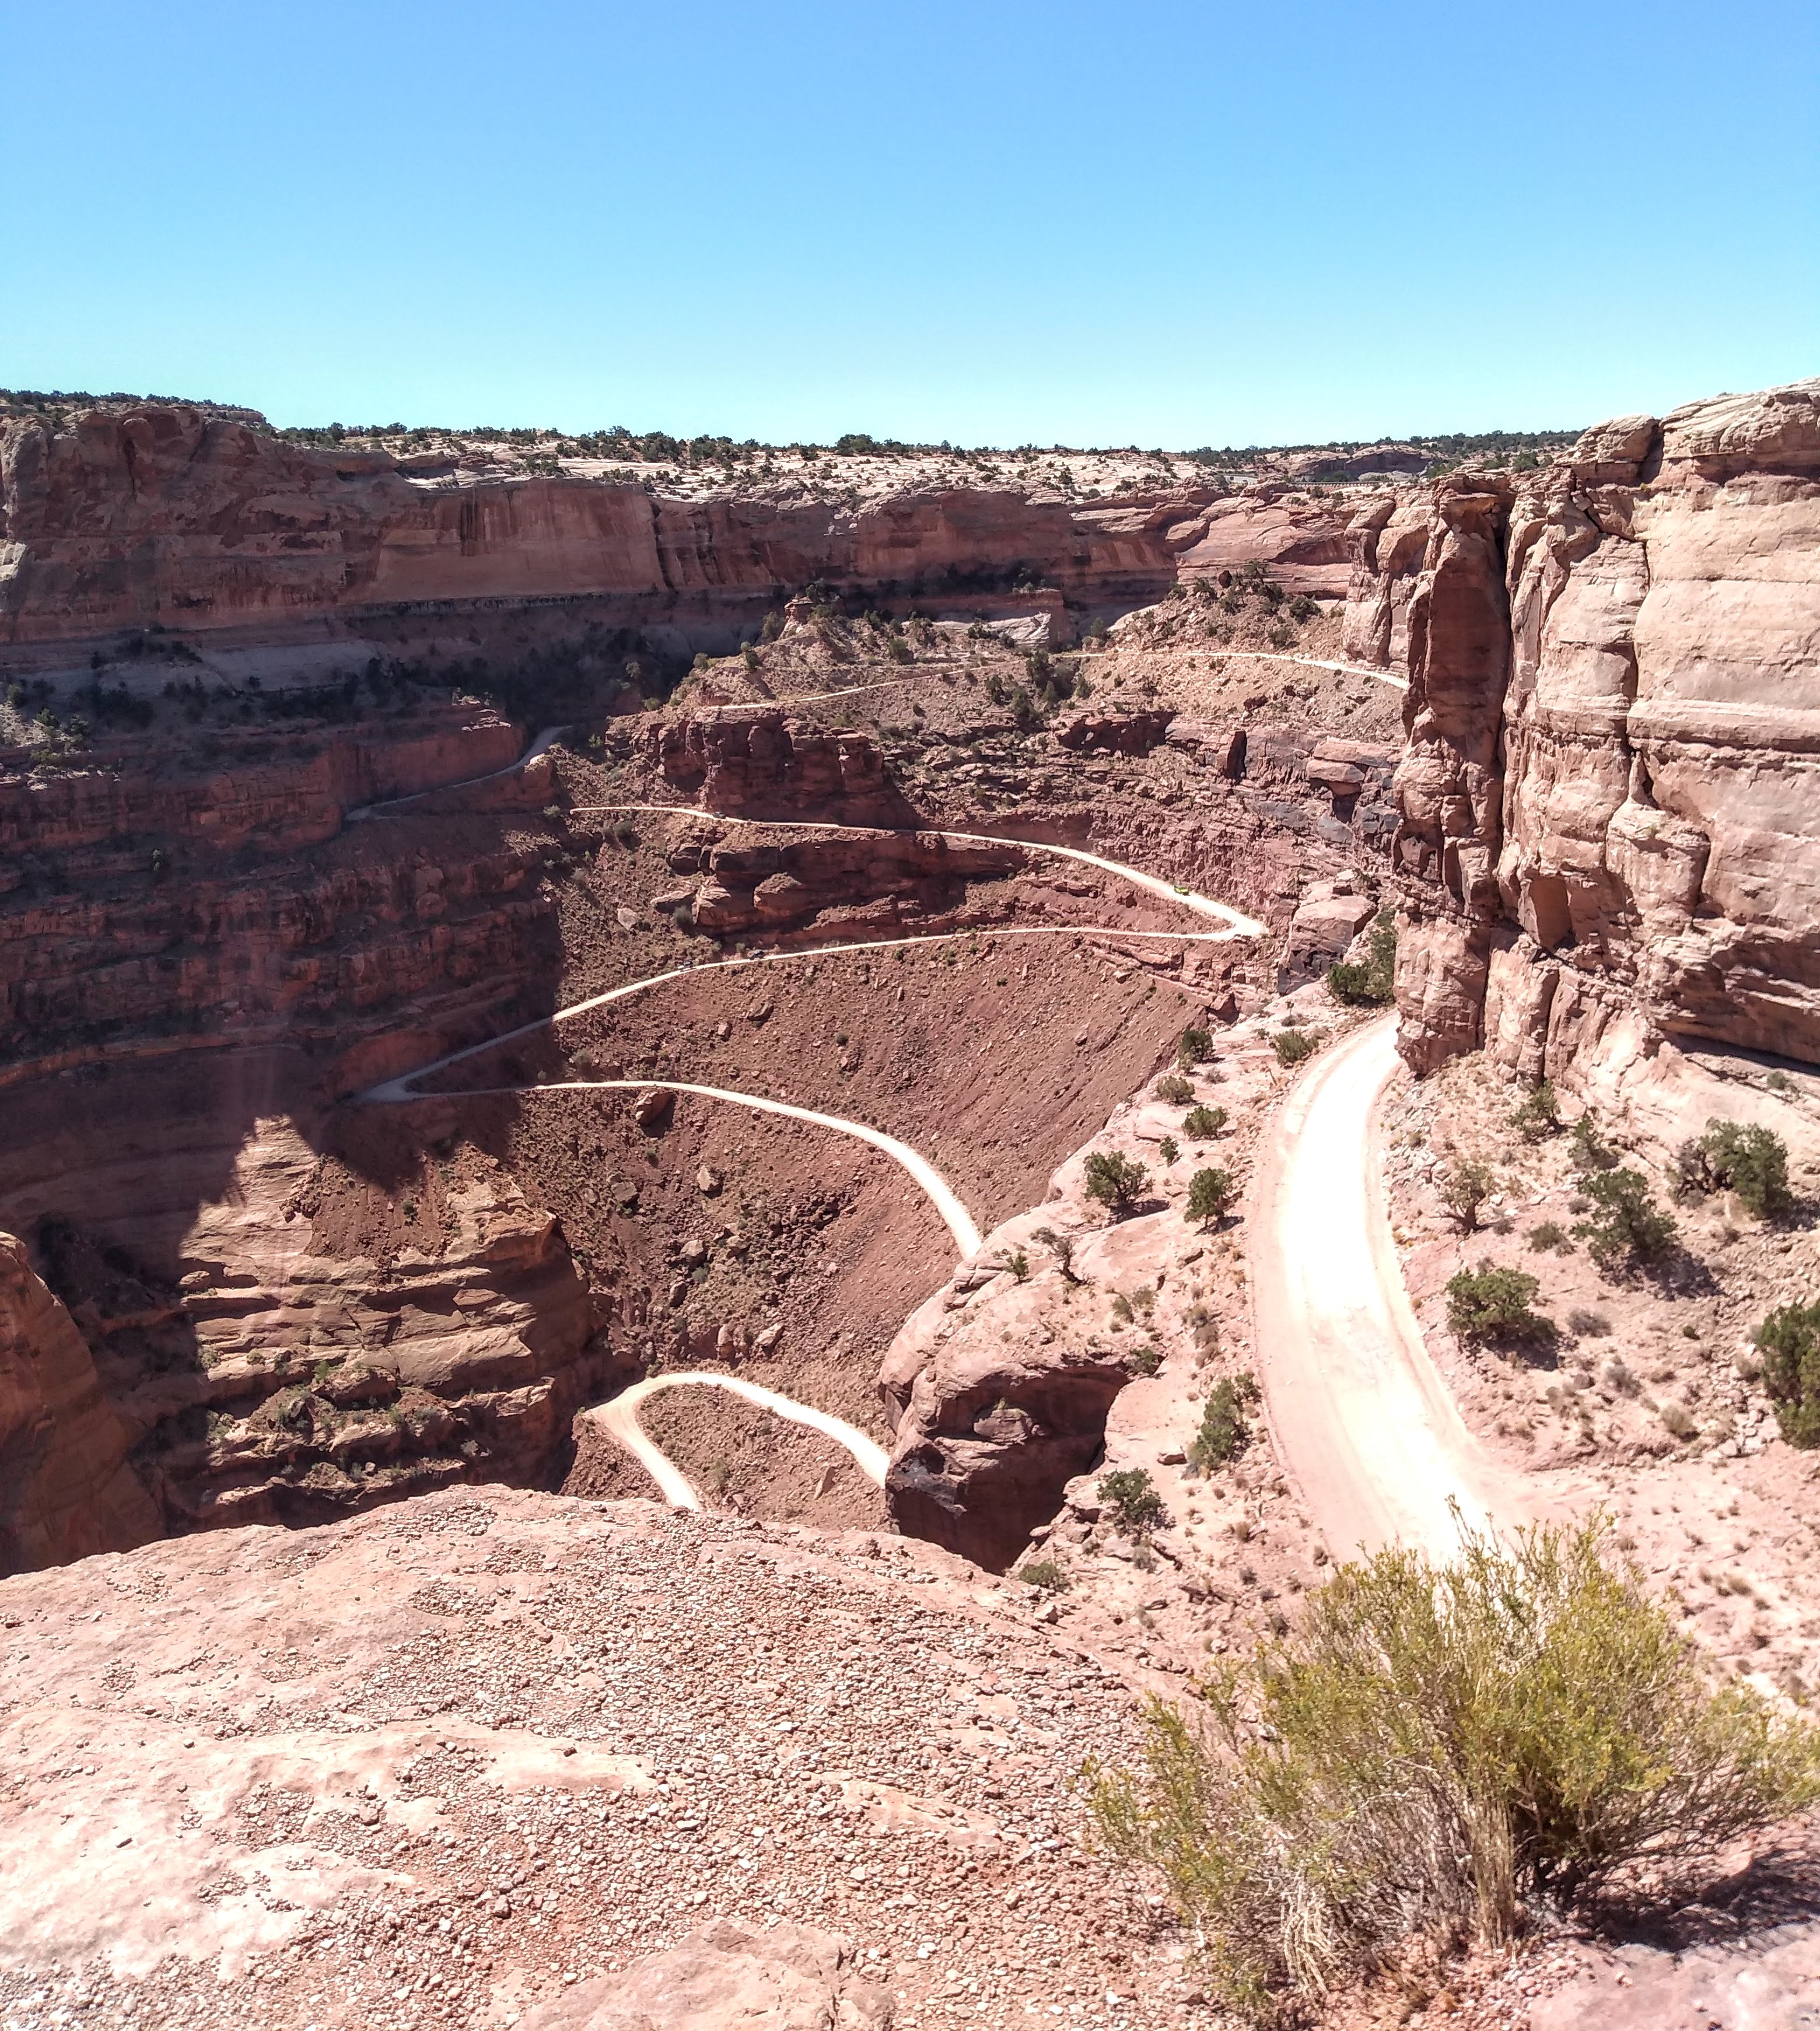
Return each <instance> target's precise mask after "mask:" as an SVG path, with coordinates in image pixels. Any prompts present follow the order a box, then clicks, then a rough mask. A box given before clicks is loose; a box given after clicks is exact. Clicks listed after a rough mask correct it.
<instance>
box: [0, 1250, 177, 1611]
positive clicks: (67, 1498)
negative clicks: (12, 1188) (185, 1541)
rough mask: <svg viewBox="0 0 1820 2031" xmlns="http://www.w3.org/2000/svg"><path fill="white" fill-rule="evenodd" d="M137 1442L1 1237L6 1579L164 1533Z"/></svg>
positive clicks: (0, 1555) (0, 1522) (55, 1308)
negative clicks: (134, 1450) (134, 1461)
mask: <svg viewBox="0 0 1820 2031" xmlns="http://www.w3.org/2000/svg"><path fill="white" fill-rule="evenodd" d="M131 1444H132V1435H131V1433H130V1432H129V1429H128V1428H127V1426H126V1425H125V1423H124V1422H122V1420H121V1418H120V1417H119V1416H118V1415H117V1413H116V1412H115V1411H114V1408H113V1407H112V1406H111V1405H110V1403H108V1402H107V1401H106V1398H105V1397H104V1396H103V1394H102V1389H101V1384H100V1381H99V1378H98V1377H97V1376H96V1374H95V1362H94V1360H93V1359H92V1358H91V1355H90V1354H89V1351H88V1343H87V1342H86V1341H85V1340H84V1339H83V1337H82V1335H81V1333H80V1332H78V1331H77V1329H76V1322H75V1321H74V1320H73V1319H72V1318H71V1317H70V1316H69V1313H68V1312H67V1311H66V1310H65V1309H64V1307H63V1306H62V1305H61V1304H59V1303H58V1301H57V1299H55V1298H54V1296H53V1295H51V1293H50V1291H48V1290H47V1288H45V1286H44V1284H43V1280H41V1279H40V1278H39V1276H37V1274H36V1273H35V1272H34V1270H33V1269H32V1265H31V1263H30V1261H29V1260H28V1258H27V1255H26V1251H25V1244H24V1243H23V1242H21V1241H20V1240H18V1239H16V1238H15V1237H14V1236H13V1235H10V1234H0V1575H4V1574H8V1573H16V1572H25V1571H32V1570H33V1569H34V1568H35V1567H39V1566H47V1565H55V1564H61V1563H62V1562H63V1561H65V1560H69V1559H80V1558H86V1557H87V1556H88V1555H89V1554H90V1553H91V1552H125V1551H130V1550H131V1549H132V1547H133V1546H134V1545H143V1544H144V1543H145V1542H146V1541H147V1540H148V1539H150V1538H152V1537H158V1536H159V1535H160V1534H161V1531H162V1518H161V1517H160V1515H159V1511H158V1508H157V1506H156V1504H155V1503H154V1502H153V1501H152V1500H151V1496H149V1495H148V1494H147V1492H146V1489H145V1488H144V1484H143V1483H142V1482H141V1481H140V1479H139V1478H138V1477H137V1476H136V1474H134V1473H133V1471H132V1468H131V1466H129V1465H128V1463H127V1458H126V1455H127V1452H128V1451H129V1448H130V1446H131Z"/></svg>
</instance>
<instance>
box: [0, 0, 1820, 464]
mask: <svg viewBox="0 0 1820 2031" xmlns="http://www.w3.org/2000/svg"><path fill="white" fill-rule="evenodd" d="M4 25H5V37H6V43H5V47H6V52H7V57H6V73H7V85H6V138H7V151H6V153H7V162H8V167H7V175H6V186H7V207H6V209H7V229H6V270H7V275H8V282H9V286H8V288H7V290H6V308H5V312H4V315H3V316H0V385H4V386H13V387H36V388H52V387H61V388H84V389H91V390H95V391H106V390H109V389H116V388H125V389H133V390H153V391H156V392H159V393H185V394H193V395H204V396H208V397H213V398H214V399H216V400H218V401H238V402H245V403H248V404H252V405H254V406H255V407H257V408H263V409H264V410H265V411H266V412H267V413H268V414H269V415H270V416H271V417H272V418H273V419H274V421H276V422H278V423H326V422H329V421H330V420H341V421H344V422H366V421H377V422H387V421H390V420H392V419H399V420H401V421H403V422H405V423H427V422H444V423H456V424H468V423H551V424H555V425H557V426H558V427H561V428H563V429H567V430H583V429H587V428H591V427H604V426H606V425H609V424H612V423H626V424H628V425H629V426H630V427H632V428H634V429H640V430H643V429H667V430H675V431H678V432H697V431H714V432H723V431H724V432H726V433H729V434H732V435H733V436H735V437H740V438H744V437H757V438H765V439H769V440H782V441H789V440H793V439H796V438H807V439H811V440H813V441H816V442H826V441H828V440H829V439H830V438H832V437H834V436H835V435H837V434H839V433H840V432H841V431H843V430H871V431H872V432H874V433H875V434H878V435H892V436H897V437H903V438H915V439H939V438H952V439H953V440H954V441H955V442H961V443H969V444H972V443H982V442H994V443H1003V444H1012V443H1017V442H1024V441H1027V440H1030V441H1035V442H1039V443H1045V444H1046V443H1050V442H1066V443H1076V444H1087V443H1102V444H1123V443H1136V444H1138V445H1166V446H1169V447H1170V448H1176V447H1180V446H1188V445H1200V444H1204V443H1212V444H1214V445H1225V444H1229V443H1231V444H1247V443H1252V442H1311V441H1318V440H1325V439H1326V438H1330V437H1340V438H1366V437H1370V436H1374V435H1375V434H1378V433H1379V432H1380V431H1386V432H1392V433H1400V432H1404V431H1408V430H1479V429H1486V428H1490V427H1508V428H1534V427H1550V426H1557V425H1572V424H1579V423H1585V422H1587V421H1591V420H1593V419H1596V418H1598V417H1600V416H1606V415H1610V414H1613V413H1618V412H1624V411H1629V410H1635V409H1656V410H1660V409H1661V408H1666V407H1669V406H1671V405H1672V404H1674V403H1676V402H1678V401H1686V400H1688V399H1691V398H1692V397H1695V396H1699V395H1702V394H1706V393H1714V392H1716V391H1717V390H1718V389H1740V388H1749V387H1755V386H1763V385H1766V384H1769V383H1772V382H1778V381H1786V380H1791V379H1794V378H1799V376H1801V375H1807V374H1812V373H1816V372H1820V116H1817V114H1816V107H1817V106H1820V9H1816V8H1815V7H1814V6H1813V5H1812V4H1811V0H1798V4H1797V0H1790V4H1785V5H1758V4H1753V0H1729V4H1725V5H1722V6H1721V5H1711V6H1688V5H1679V4H1676V0H1654V4H1650V5H1635V4H1630V0H1613V4H1600V0H1577V4H1575V5H1572V6H1564V5H1557V4H1553V0H1531V4H1530V5H1528V6H1525V7H1523V8H1520V9H1517V8H1493V7H1488V6H1468V5H1463V4H1458V0H1456V4H1453V5H1448V6H1435V5H1398V4H1395V0H1390V4H1380V5H1375V6H1373V5H1367V4H1364V0H1349V4H1341V5H1329V4H1325V0H1309V4H1302V5H1295V6H1290V5H1286V4H1283V0H1276V4H1271V0H1251V4H1250V5H1248V6H1244V7H1234V6H1225V5H1223V4H1219V3H1218V0H1200V4H1198V5H1181V4H1176V0H1152V4H1150V5H1147V6H1122V7H1121V6H1106V5H1104V4H1101V5H1095V6H1086V5H1077V4H1075V0H1050V4H1046V5H1035V4H1023V3H1022V0H971V4H964V5H961V4H951V0H925V4H923V5H921V6H916V7H908V6H868V5H866V4H864V0H850V4H847V5H842V6H831V5H820V4H809V0H797V4H788V0H783V3H781V4H772V5H748V6H733V5H726V4H722V0H697V3H696V4H695V5H692V6H677V5H675V4H671V5H669V6H652V5H649V4H647V5H644V6H636V7H634V6H624V5H621V4H618V3H617V0H602V4H597V5H594V6H584V5H570V4H554V0H517V4H497V5H494V6H485V7H483V6H475V5H472V4H469V0H436V4H417V3H416V0H360V4H352V5H350V4H346V0H311V4H309V5H307V6H277V5H274V4H269V0H233V4H216V5H208V4H200V3H199V0H162V4H161V5H159V6H147V5H146V4H145V0H131V3H130V4H116V5H88V4H84V0H65V4H63V5H62V6H57V7H47V6H36V7H28V6H23V5H21V4H18V0H12V4H9V5H8V6H7V7H6V13H5V16H4Z"/></svg>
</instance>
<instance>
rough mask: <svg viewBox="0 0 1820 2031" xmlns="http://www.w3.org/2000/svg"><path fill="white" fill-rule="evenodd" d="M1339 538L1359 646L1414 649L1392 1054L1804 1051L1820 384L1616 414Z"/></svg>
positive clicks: (1559, 1069)
mask: <svg viewBox="0 0 1820 2031" xmlns="http://www.w3.org/2000/svg"><path fill="white" fill-rule="evenodd" d="M1418 538H1419V542H1420V552H1419V562H1418V561H1417V542H1418ZM1354 542H1355V547H1356V570H1355V576H1354V585H1353V592H1352V603H1351V613H1350V615H1349V635H1348V639H1349V641H1350V642H1351V643H1352V646H1353V648H1354V650H1355V653H1359V654H1373V655H1374V656H1375V657H1377V658H1378V659H1379V660H1389V659H1391V658H1394V656H1395V655H1396V654H1397V647H1398V643H1399V641H1400V639H1406V641H1407V655H1408V670H1409V676H1410V688H1409V692H1408V700H1407V704H1406V709H1405V725H1406V728H1407V730H1408V751H1407V753H1406V755H1405V757H1404V762H1403V763H1402V765H1401V766H1400V770H1399V771H1398V775H1397V802H1398V806H1399V816H1400V823H1399V826H1398V830H1397V837H1396V842H1395V849H1394V852H1395V860H1396V866H1397V874H1398V875H1399V877H1400V881H1401V885H1402V895H1403V899H1404V906H1405V911H1406V917H1405V930H1404V937H1403V941H1402V946H1401V949H1400V958H1399V967H1398V1001H1399V1006H1400V1011H1401V1014H1402V1030H1401V1041H1402V1048H1403V1050H1404V1055H1405V1056H1407V1057H1408V1059H1409V1060H1410V1062H1411V1063H1412V1064H1414V1065H1415V1067H1416V1068H1418V1069H1419V1070H1422V1069H1426V1068H1429V1067H1430V1066H1432V1065H1433V1064H1435V1063H1437V1062H1438V1060H1440V1059H1441V1057H1443V1056H1446V1055H1449V1053H1453V1052H1457V1051H1461V1050H1466V1049H1472V1048H1474V1047H1475V1046H1476V1045H1478V1044H1479V1043H1480V1042H1486V1044H1487V1045H1489V1046H1490V1048H1491V1049H1492V1050H1493V1051H1494V1054H1495V1055H1496V1056H1497V1057H1498V1058H1499V1059H1500V1060H1501V1062H1503V1063H1505V1064H1507V1065H1508V1066H1509V1067H1510V1068H1512V1070H1515V1071H1520V1072H1522V1073H1524V1074H1525V1075H1530V1076H1538V1075H1541V1074H1542V1072H1544V1071H1547V1072H1549V1073H1550V1074H1553V1075H1563V1074H1566V1075H1576V1076H1577V1075H1586V1074H1587V1072H1588V1071H1589V1068H1592V1067H1594V1065H1595V1064H1596V1062H1597V1061H1598V1058H1599V1054H1600V1052H1601V1050H1602V1048H1603V1049H1606V1051H1607V1055H1608V1056H1609V1054H1610V1053H1613V1052H1617V1053H1620V1055H1622V1056H1624V1057H1625V1059H1626V1060H1627V1061H1628V1062H1632V1063H1633V1064H1634V1065H1635V1067H1636V1068H1641V1067H1642V1066H1643V1064H1646V1063H1647V1061H1648V1060H1650V1058H1652V1057H1653V1056H1654V1055H1655V1053H1656V1051H1657V1049H1658V1045H1660V1044H1661V1042H1662V1040H1667V1041H1668V1042H1669V1044H1671V1045H1674V1046H1676V1047H1678V1048H1679V1049H1681V1050H1683V1051H1685V1050H1687V1049H1691V1048H1695V1047H1697V1046H1702V1045H1712V1046H1719V1047H1723V1048H1725V1049H1732V1050H1738V1051H1744V1052H1749V1053H1763V1054H1769V1055H1779V1056H1788V1057H1791V1058H1795V1059H1799V1060H1807V1061H1813V1060H1817V1059H1820V837H1817V836H1816V831H1815V827H1814V815H1813V814H1814V811H1815V809H1816V808H1817V805H1816V792H1817V791H1820V776H1817V774H1816V769H1817V764H1816V759H1815V758H1816V755H1817V754H1820V381H1813V382H1801V383H1799V384H1797V385H1796V386H1792V387H1789V388H1784V389H1772V390H1770V391H1768V392H1767V393H1762V394H1757V395H1751V396H1726V397H1718V398H1717V399H1715V400H1714V401H1706V402H1700V403H1696V404H1691V405H1690V406H1689V407H1688V408H1684V409H1681V410H1677V411H1676V412H1673V414H1672V415H1670V416H1666V417H1665V418H1662V419H1660V420H1659V421H1658V420H1657V419H1654V418H1650V417H1627V418H1623V419H1619V420H1618V421H1617V422H1616V423H1609V424H1606V425H1603V426H1602V427H1599V428H1598V429H1596V430H1591V431H1589V432H1587V434H1586V436H1585V437H1584V438H1583V439H1582V440H1581V442H1580V443H1579V445H1577V446H1576V449H1575V451H1574V453H1573V454H1572V457H1571V460H1569V462H1568V464H1567V465H1566V466H1565V468H1559V469H1557V471H1555V472H1553V473H1551V474H1550V475H1546V476H1545V483H1543V484H1540V485H1537V486H1534V487H1533V488H1531V489H1528V490H1516V489H1514V488H1502V487H1501V488H1497V489H1491V488H1480V489H1479V490H1471V491H1469V490H1466V489H1464V488H1462V487H1460V486H1450V485H1449V484H1448V483H1445V482H1444V483H1441V485H1440V486H1438V488H1436V489H1435V490H1433V492H1432V494H1430V496H1428V497H1427V498H1424V499H1423V500H1420V501H1417V502H1415V503H1413V504H1412V505H1409V506H1408V507H1406V508H1404V509H1402V510H1401V511H1399V512H1397V513H1395V514H1374V515H1368V516H1363V517H1361V518H1360V520H1359V524H1356V526H1355V531H1354ZM1576 1068H1577V1071H1576ZM1639 1075H1640V1071H1639Z"/></svg>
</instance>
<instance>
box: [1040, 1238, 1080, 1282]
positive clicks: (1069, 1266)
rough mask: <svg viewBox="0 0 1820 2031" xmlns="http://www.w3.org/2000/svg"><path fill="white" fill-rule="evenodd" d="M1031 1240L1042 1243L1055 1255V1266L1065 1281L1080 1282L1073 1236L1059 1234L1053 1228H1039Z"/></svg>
mask: <svg viewBox="0 0 1820 2031" xmlns="http://www.w3.org/2000/svg"><path fill="white" fill-rule="evenodd" d="M1030 1238H1031V1240H1032V1241H1040V1242H1041V1243H1042V1245H1043V1247H1045V1248H1046V1249H1048V1250H1050V1253H1051V1254H1054V1257H1055V1266H1056V1267H1057V1269H1059V1270H1060V1271H1061V1273H1062V1276H1063V1279H1064V1280H1065V1281H1066V1282H1068V1283H1070V1284H1078V1283H1079V1282H1080V1277H1079V1276H1077V1275H1076V1273H1075V1267H1074V1236H1073V1235H1072V1234H1057V1232H1056V1231H1055V1229H1054V1228H1053V1227H1039V1228H1035V1229H1034V1230H1033V1231H1032V1232H1031V1237H1030Z"/></svg>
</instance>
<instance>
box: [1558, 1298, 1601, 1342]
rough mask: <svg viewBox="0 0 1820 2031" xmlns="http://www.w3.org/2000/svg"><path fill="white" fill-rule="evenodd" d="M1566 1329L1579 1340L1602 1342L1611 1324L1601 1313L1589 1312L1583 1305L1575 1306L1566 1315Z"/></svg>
mask: <svg viewBox="0 0 1820 2031" xmlns="http://www.w3.org/2000/svg"><path fill="white" fill-rule="evenodd" d="M1567 1329H1568V1332H1571V1333H1573V1334H1576V1335H1577V1336H1578V1337H1579V1338H1580V1339H1581V1340H1603V1339H1604V1338H1605V1336H1606V1334H1607V1333H1609V1332H1610V1331H1611V1329H1612V1322H1611V1321H1610V1320H1609V1319H1608V1318H1607V1317H1606V1315H1605V1314H1604V1313H1603V1312H1589V1311H1588V1310H1587V1309H1586V1307H1585V1306H1583V1305H1576V1306H1574V1308H1573V1310H1572V1311H1571V1312H1569V1313H1568V1315H1567Z"/></svg>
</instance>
